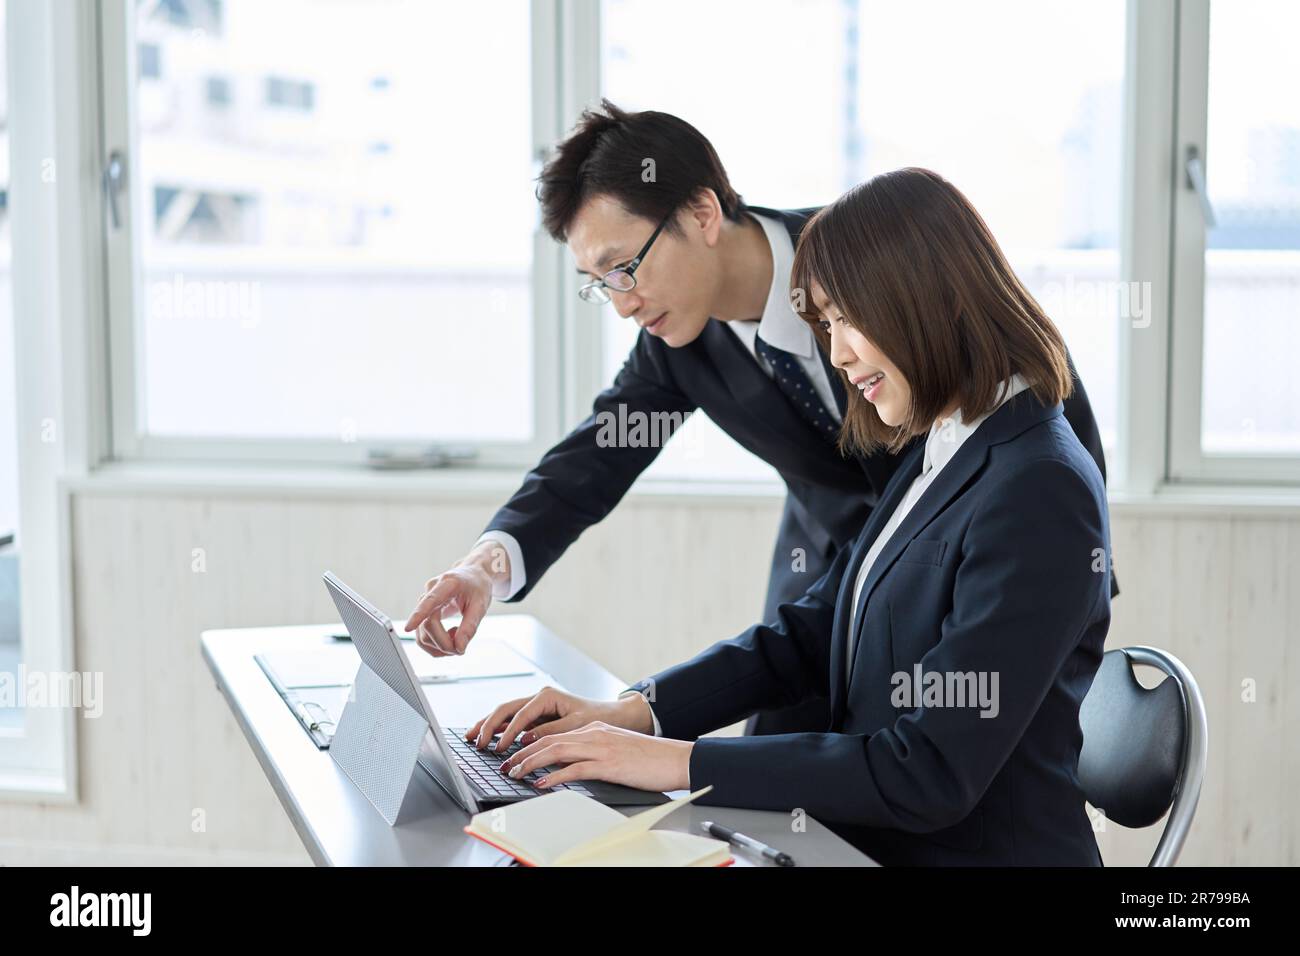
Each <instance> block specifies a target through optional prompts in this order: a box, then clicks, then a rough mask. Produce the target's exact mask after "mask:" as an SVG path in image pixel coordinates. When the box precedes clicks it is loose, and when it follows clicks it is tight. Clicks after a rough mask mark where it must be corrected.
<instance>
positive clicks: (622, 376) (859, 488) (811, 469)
mask: <svg viewBox="0 0 1300 956" xmlns="http://www.w3.org/2000/svg"><path fill="white" fill-rule="evenodd" d="M749 209H750V211H752V212H754V213H756V214H758V215H761V216H764V217H767V218H771V219H777V220H779V221H780V222H782V223H783V224H784V225H785V227H786V230H787V231H788V232H789V234H790V238H791V241H792V242H794V243H796V244H797V243H798V240H799V234H800V232H801V231H802V229H803V227H804V224H805V223H806V222H807V221H808V218H809V217H810V216H811V215H812V214H813V213H815V212H816V211H817V210H816V209H800V210H774V209H765V208H761V207H756V206H752V207H749ZM818 353H819V355H820V356H821V360H822V364H823V366H824V367H825V369H826V373H827V375H828V376H829V377H830V380H831V383H832V386H833V388H834V390H835V392H836V393H837V399H838V403H839V406H840V409H839V410H840V413H841V415H842V414H843V412H844V404H843V403H844V379H843V376H842V375H841V374H840V372H839V371H838V370H837V369H835V368H834V367H833V366H831V364H830V360H829V359H828V357H827V356H826V354H825V353H824V352H823V351H822V350H821V349H818ZM1071 371H1072V372H1073V366H1071ZM620 406H624V408H625V410H626V414H627V415H632V414H633V413H641V414H643V415H645V416H647V420H649V421H656V419H655V418H654V417H653V416H655V415H656V414H659V413H669V414H671V413H674V412H676V413H680V414H685V413H689V412H693V411H695V410H696V409H702V410H703V411H704V412H706V413H707V414H708V416H709V417H710V418H711V419H713V421H714V422H715V423H717V425H718V426H719V427H720V428H721V429H722V430H723V431H724V432H726V433H727V434H728V435H730V436H731V437H732V438H733V439H735V440H736V442H737V443H738V444H740V445H741V446H742V447H744V448H746V449H748V450H749V451H751V452H753V453H754V454H755V455H756V456H758V457H759V458H761V459H762V460H763V461H765V462H767V463H768V464H770V465H771V466H772V467H773V468H775V469H776V471H777V473H778V474H779V475H780V476H781V480H782V481H783V482H785V486H786V490H787V494H786V501H785V511H784V514H783V516H782V520H781V526H780V530H779V532H778V534H777V540H776V546H775V548H774V550H773V554H772V563H771V570H770V572H769V581H768V594H767V601H766V605H765V608H764V618H765V619H771V617H772V615H773V614H774V613H775V611H776V608H777V607H778V606H779V605H780V604H782V603H785V602H788V601H793V600H794V599H796V598H797V597H798V596H799V595H801V594H803V592H804V591H806V590H807V589H808V588H809V587H810V586H811V585H812V583H813V582H815V581H816V580H817V579H818V578H820V577H821V576H822V574H824V573H825V571H826V569H827V568H828V567H830V564H831V562H832V561H833V560H834V558H835V556H836V554H837V553H839V551H840V550H841V548H843V546H844V545H845V544H846V543H848V542H850V541H852V540H853V539H854V538H856V537H857V535H858V533H859V532H860V531H861V530H862V526H863V525H864V524H866V522H867V519H868V518H870V517H871V513H872V508H873V507H874V505H875V504H876V502H877V501H878V500H879V497H880V493H881V491H882V490H883V489H884V487H885V485H886V483H887V482H888V481H889V479H890V477H891V476H892V475H893V474H894V471H895V469H896V468H897V467H898V463H899V461H900V460H901V458H902V455H891V454H888V453H884V452H881V453H878V454H874V455H871V456H868V457H850V458H845V457H844V456H842V455H841V454H840V452H839V451H837V450H836V448H835V447H834V446H833V445H832V444H831V443H830V442H828V441H827V440H826V439H825V438H823V437H822V436H820V435H818V434H817V433H816V432H814V431H813V429H812V427H811V426H809V425H808V424H807V423H806V422H805V420H804V419H803V418H802V417H801V416H800V415H799V413H798V412H796V411H795V409H794V407H793V406H792V405H791V404H790V402H789V401H788V400H787V399H786V397H785V396H784V395H783V394H782V393H781V390H780V389H779V388H778V387H777V385H776V383H775V382H773V381H772V379H771V378H769V377H768V376H767V375H766V374H765V373H764V372H763V370H762V369H761V368H760V367H759V365H758V363H757V362H756V361H755V360H754V357H753V356H752V355H751V354H750V353H749V352H748V351H747V350H746V348H745V346H744V345H742V344H741V342H740V340H739V339H738V338H737V337H736V334H735V333H734V332H732V331H731V330H730V329H728V328H727V327H726V324H725V323H723V322H720V321H718V320H716V319H711V320H709V322H708V324H707V325H706V326H705V328H704V331H703V332H702V333H701V334H700V336H699V338H697V339H696V340H695V341H694V342H691V343H690V344H689V345H685V346H682V347H681V348H671V347H670V346H668V345H666V344H664V342H663V341H662V340H661V339H658V338H656V337H654V336H653V335H650V334H649V333H647V332H644V331H643V332H641V334H640V335H639V336H638V337H637V341H636V345H635V346H634V347H633V348H632V351H631V353H630V354H629V355H628V358H627V362H626V363H625V364H624V365H623V368H622V370H621V371H620V372H619V373H618V375H617V377H616V378H615V379H614V384H613V385H611V386H610V387H609V388H607V389H605V390H604V391H603V392H601V393H600V395H598V396H597V397H596V400H595V403H594V408H593V410H592V414H591V415H590V416H589V417H588V418H587V419H586V420H585V421H583V422H582V423H581V424H580V425H578V427H577V428H575V429H574V430H573V431H572V432H570V434H569V435H568V437H566V438H565V439H564V440H562V441H561V442H560V443H559V444H558V445H556V446H555V447H554V448H552V449H551V450H550V451H548V452H547V453H546V455H545V456H543V458H542V460H541V461H540V462H538V464H537V465H536V467H534V468H533V469H532V471H530V472H529V473H528V475H527V476H526V477H525V478H524V482H523V485H522V486H521V487H520V488H519V490H518V491H516V492H515V494H514V495H513V496H512V497H511V498H510V500H509V501H507V502H506V503H505V505H504V506H502V507H501V509H500V510H499V511H497V513H496V515H495V516H494V517H493V518H492V520H491V522H490V523H489V524H488V529H491V530H499V531H505V532H508V533H509V534H510V535H512V536H513V537H514V538H515V540H517V541H518V542H519V547H520V550H521V551H522V552H523V558H524V570H525V573H526V576H527V580H526V583H525V585H524V587H523V588H521V589H520V590H519V592H518V593H517V594H515V595H514V596H513V597H512V598H511V600H520V599H522V598H523V597H525V596H526V595H527V594H528V593H529V591H531V590H532V588H533V587H534V586H535V585H536V584H537V582H538V581H539V580H541V578H542V575H544V574H545V573H546V571H547V569H548V568H550V566H551V565H552V564H553V563H555V561H556V560H557V559H558V558H559V557H560V555H562V554H563V553H564V551H565V550H566V549H567V548H568V547H569V545H571V544H572V543H573V542H574V541H576V540H577V538H578V536H579V535H580V534H582V532H583V531H585V530H586V529H587V528H589V527H590V526H591V525H593V524H596V523H597V522H598V521H601V520H602V519H604V517H605V516H606V515H607V514H609V513H610V511H612V510H613V508H614V506H615V505H617V504H618V502H619V501H620V500H621V499H622V497H623V495H624V494H626V492H627V490H628V488H630V487H631V486H632V483H633V482H634V481H635V480H636V478H637V477H638V476H639V475H640V474H641V472H643V471H644V470H645V469H646V468H648V467H649V465H650V463H651V462H652V461H654V459H655V457H656V456H657V455H658V454H659V450H660V449H659V448H658V447H653V446H649V447H601V445H600V444H599V443H598V437H599V436H600V432H601V416H602V414H607V415H613V416H614V420H619V415H620ZM1065 417H1066V419H1067V420H1068V421H1069V423H1070V426H1071V427H1072V428H1073V429H1074V432H1075V434H1076V435H1078V436H1079V440H1080V441H1081V442H1082V443H1083V446H1084V447H1085V448H1086V449H1087V450H1088V452H1089V453H1090V454H1091V455H1092V457H1093V459H1094V460H1095V461H1096V463H1097V467H1098V468H1099V469H1100V470H1101V473H1102V476H1103V477H1104V476H1105V474H1106V463H1105V460H1104V458H1103V455H1102V448H1101V437H1100V435H1099V434H1098V431H1097V422H1096V420H1095V419H1094V418H1093V414H1092V406H1091V405H1090V404H1089V403H1088V394H1087V392H1086V391H1085V390H1084V387H1083V383H1082V382H1080V381H1079V378H1078V375H1077V374H1075V375H1074V393H1073V395H1071V397H1070V398H1068V399H1066V401H1065ZM631 420H635V417H634V418H632V419H631ZM905 452H906V449H905V450H904V453H905ZM796 548H797V549H799V552H798V553H799V554H800V555H801V556H802V558H803V560H802V562H800V563H796V562H795V561H794V560H793V554H794V553H795V549H796ZM1116 593H1118V592H1116ZM825 717H826V702H825V701H822V702H820V703H818V702H814V701H810V702H807V703H805V704H803V705H801V706H800V707H799V708H796V709H795V710H792V711H791V712H789V713H781V714H777V713H764V714H761V715H760V716H759V719H758V721H757V722H756V726H754V727H752V728H751V732H755V731H756V732H759V733H773V732H782V731H785V730H807V729H811V728H814V727H820V726H824V725H825Z"/></svg>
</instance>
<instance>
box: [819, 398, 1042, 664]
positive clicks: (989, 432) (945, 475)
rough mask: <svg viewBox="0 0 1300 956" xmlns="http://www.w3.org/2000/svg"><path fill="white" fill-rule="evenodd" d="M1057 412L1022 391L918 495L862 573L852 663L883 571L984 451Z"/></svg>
mask: <svg viewBox="0 0 1300 956" xmlns="http://www.w3.org/2000/svg"><path fill="white" fill-rule="evenodd" d="M1059 414H1061V405H1060V404H1059V403H1058V404H1057V405H1055V406H1054V407H1046V406H1044V405H1042V404H1041V403H1040V402H1039V401H1038V400H1037V399H1036V398H1035V397H1034V396H1033V394H1032V393H1031V392H1022V393H1021V394H1019V395H1017V396H1015V397H1014V398H1012V399H1010V400H1009V401H1008V402H1006V403H1005V404H1004V405H1003V406H1002V407H1001V408H999V409H997V410H996V411H995V412H994V413H993V414H992V415H990V416H989V417H988V418H987V419H986V420H985V421H984V422H982V423H981V424H980V426H979V427H978V428H976V430H975V432H974V433H973V434H972V435H970V437H968V438H967V439H966V441H965V442H963V443H962V446H961V447H960V448H958V449H957V453H956V454H955V455H953V457H952V459H951V460H950V461H949V462H948V464H947V465H945V466H944V467H943V470H942V471H940V472H939V474H938V476H937V477H936V478H935V480H934V482H933V483H932V484H931V485H930V487H929V488H927V489H926V490H925V493H924V494H922V495H921V497H920V500H918V501H917V502H916V504H914V505H913V506H912V510H911V511H909V512H908V513H907V517H906V518H904V519H903V523H902V524H900V525H899V526H898V527H897V528H896V529H894V534H893V535H892V536H891V537H890V539H889V541H888V543H887V544H886V545H885V547H884V549H883V550H882V551H881V552H880V554H878V555H877V556H876V560H875V563H874V564H872V566H871V570H870V571H868V572H867V580H866V581H865V582H864V583H863V585H862V594H861V596H860V598H859V600H858V602H857V604H856V609H857V616H856V618H855V624H856V626H855V633H856V637H857V640H856V642H855V643H854V646H853V658H854V661H856V660H857V657H858V655H859V654H860V653H861V652H862V643H863V642H862V624H863V618H864V617H865V614H864V613H863V610H864V609H865V608H866V605H867V601H868V600H869V599H870V598H871V593H872V591H874V590H875V588H876V585H877V584H879V583H880V580H881V578H883V577H884V576H885V574H887V573H888V571H889V569H890V568H891V567H892V566H893V564H894V562H895V561H897V560H898V557H899V555H901V554H902V553H903V550H904V549H905V548H906V547H907V546H908V544H910V543H911V541H912V539H913V538H915V537H916V536H917V535H918V534H920V533H921V532H922V531H923V530H925V527H926V525H928V524H929V523H930V522H931V521H932V520H933V519H934V518H935V516H937V515H938V514H939V512H941V511H942V510H943V509H944V508H945V507H947V505H948V502H950V501H952V499H953V498H954V497H956V496H957V495H958V494H959V493H960V492H961V491H962V489H963V488H965V487H966V485H967V484H968V483H969V482H970V481H971V479H972V478H974V476H975V475H976V473H977V472H979V470H980V469H981V468H983V466H984V462H985V460H986V459H987V458H988V452H989V448H990V447H991V446H992V445H996V444H998V443H1000V442H1004V441H1008V440H1009V439H1011V438H1013V437H1015V436H1016V435H1019V434H1020V433H1021V432H1023V431H1025V429H1027V428H1029V427H1031V426H1032V425H1035V424H1037V423H1038V422H1040V421H1043V420H1045V419H1047V418H1050V417H1051V416H1053V415H1059ZM920 448H921V454H922V455H924V445H922V446H920ZM910 465H911V462H908V465H907V466H904V467H905V468H906V470H907V473H908V474H911V475H913V476H915V475H916V474H919V473H920V469H919V467H917V468H916V469H912V468H911V467H908V466H910ZM902 470H904V469H902V468H900V471H902ZM906 483H907V484H909V485H910V484H911V481H910V480H908V481H907V482H906ZM890 498H891V500H892V499H898V498H899V496H897V495H890ZM896 506H897V500H893V505H892V506H891V507H890V508H889V509H888V511H889V513H890V514H892V513H893V510H894V507H896ZM881 510H884V509H883V508H878V509H877V511H881ZM876 517H877V516H876V515H872V518H873V522H874V519H875V518H876ZM873 537H874V535H873ZM855 574H856V572H855ZM850 600H851V598H850ZM852 680H853V670H852V666H851V665H850V668H849V673H848V674H847V675H846V679H845V681H844V684H845V689H846V690H847V686H848V684H849V682H850V681H852Z"/></svg>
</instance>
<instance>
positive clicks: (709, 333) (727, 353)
mask: <svg viewBox="0 0 1300 956" xmlns="http://www.w3.org/2000/svg"><path fill="white" fill-rule="evenodd" d="M725 326H726V323H724V322H722V321H720V320H718V319H710V320H709V324H708V325H706V326H705V328H704V335H705V336H706V344H707V348H708V350H709V353H710V354H711V355H712V356H713V360H714V367H715V368H717V370H718V373H719V374H720V375H721V376H722V378H723V381H724V383H725V384H726V387H727V390H728V391H729V392H731V395H732V397H733V398H734V399H735V400H736V404H737V406H739V408H740V409H741V410H742V411H744V412H745V413H746V414H748V415H749V416H750V418H751V419H753V421H754V422H755V423H756V424H757V425H758V427H760V428H763V429H766V430H767V431H769V432H771V433H773V435H775V436H779V437H780V438H782V439H784V440H785V441H788V442H789V441H793V442H796V443H797V444H799V445H800V446H802V447H803V448H805V449H807V450H808V451H810V452H813V453H818V454H820V453H822V452H824V451H825V449H826V439H824V438H822V437H821V436H820V435H818V434H817V433H816V432H815V431H813V429H812V426H811V425H809V424H808V423H807V422H806V421H805V420H804V419H803V416H801V415H800V414H799V413H798V412H796V411H795V410H794V406H793V405H791V404H790V400H789V399H788V398H786V397H785V393H783V392H782V391H781V389H780V387H779V386H778V385H777V384H776V382H774V381H772V379H771V377H769V376H768V374H767V373H766V372H764V371H763V369H762V368H761V367H760V366H759V364H758V360H757V359H756V358H755V357H754V356H753V355H752V354H751V353H750V352H749V351H748V350H747V349H746V348H745V346H744V345H743V344H742V343H741V341H740V339H739V338H738V337H737V335H736V333H735V332H733V331H731V329H728V328H726V327H725ZM819 351H820V350H819Z"/></svg>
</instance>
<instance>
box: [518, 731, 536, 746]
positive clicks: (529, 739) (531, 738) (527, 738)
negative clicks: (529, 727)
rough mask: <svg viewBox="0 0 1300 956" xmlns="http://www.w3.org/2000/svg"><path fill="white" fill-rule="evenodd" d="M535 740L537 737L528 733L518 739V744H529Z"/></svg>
mask: <svg viewBox="0 0 1300 956" xmlns="http://www.w3.org/2000/svg"><path fill="white" fill-rule="evenodd" d="M536 739H537V737H536V736H534V735H533V734H532V733H531V732H529V733H526V734H524V735H523V737H522V738H520V740H519V742H520V743H521V744H531V743H532V742H533V741H534V740H536Z"/></svg>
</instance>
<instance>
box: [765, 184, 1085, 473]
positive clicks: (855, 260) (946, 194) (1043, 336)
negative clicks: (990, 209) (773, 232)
mask: <svg viewBox="0 0 1300 956" xmlns="http://www.w3.org/2000/svg"><path fill="white" fill-rule="evenodd" d="M814 281H815V282H817V283H818V284H819V285H820V286H821V287H822V289H823V290H824V292H825V294H826V296H827V298H829V299H830V301H831V302H832V303H834V305H835V306H836V308H838V309H839V310H840V312H841V313H842V314H843V316H844V319H845V321H847V322H848V323H849V324H850V325H851V326H853V327H854V328H855V329H857V330H858V331H859V332H861V333H862V334H863V335H864V336H866V337H867V338H868V339H869V340H870V341H871V343H872V344H873V345H874V346H876V348H878V349H880V350H881V351H882V352H884V353H885V355H887V356H888V357H889V360H890V361H891V362H892V363H893V364H894V365H895V366H897V368H898V370H899V372H901V373H902V375H903V377H904V378H906V379H907V383H908V385H909V386H910V388H911V392H912V404H911V408H910V409H909V410H908V414H907V419H906V421H904V422H903V424H901V425H899V426H898V427H893V426H890V425H886V424H885V423H884V422H882V421H881V420H880V417H879V416H878V415H877V414H876V409H875V407H874V406H873V405H872V404H871V403H870V402H864V401H850V402H849V405H848V412H847V414H846V415H845V417H844V425H843V428H842V429H841V430H840V447H841V448H842V449H844V450H845V451H858V452H863V453H869V452H871V451H874V450H876V449H877V448H880V447H882V446H883V447H886V448H888V449H889V450H890V451H895V452H896V451H898V450H899V449H901V448H902V447H903V446H904V445H906V444H907V442H908V441H909V440H910V439H911V438H913V437H914V436H916V435H919V434H922V433H923V432H926V431H928V430H929V428H930V426H931V424H932V423H933V422H934V421H935V420H936V419H937V418H938V417H939V416H940V415H941V414H942V413H943V412H944V411H945V410H946V409H947V408H948V407H949V406H950V405H952V404H953V403H954V402H956V403H958V405H959V407H960V408H961V414H962V418H963V420H965V421H971V420H972V419H973V418H975V417H977V416H979V415H983V414H986V413H988V412H991V411H992V410H993V409H994V408H995V406H996V402H997V400H998V397H999V387H1000V385H1001V383H1002V382H1003V381H1004V380H1006V379H1008V378H1010V377H1011V376H1012V375H1013V374H1017V373H1018V374H1019V375H1020V376H1021V377H1023V378H1024V379H1025V381H1026V382H1027V383H1028V385H1029V388H1030V389H1031V390H1032V391H1033V393H1034V395H1035V396H1037V398H1038V399H1039V401H1041V402H1043V403H1044V404H1046V405H1054V404H1055V403H1057V402H1059V401H1062V400H1064V399H1065V398H1066V397H1067V396H1068V395H1069V394H1070V391H1071V388H1072V381H1071V376H1070V367H1069V362H1068V360H1067V358H1066V351H1065V342H1064V340H1063V339H1062V338H1061V333H1060V332H1059V331H1058V330H1057V328H1056V326H1055V325H1054V324H1053V323H1052V320H1051V319H1049V318H1048V317H1047V315H1046V313H1044V312H1043V309H1042V307H1041V306H1040V305H1039V304H1038V303H1037V302H1036V301H1035V300H1034V297H1033V296H1031V295H1030V294H1029V292H1028V291H1026V290H1025V287H1024V286H1023V285H1021V284H1020V280H1019V279H1017V278H1016V275H1015V273H1014V272H1013V271H1012V270H1011V266H1010V265H1008V263H1007V260H1006V257H1005V256H1004V255H1003V254H1002V250H1001V248H999V246H998V244H997V241H996V240H995V239H994V238H993V234H992V233H991V232H990V231H989V227H988V226H987V225H986V224H985V222H984V220H983V218H982V217H981V216H980V214H979V213H978V212H976V211H975V208H974V207H973V206H972V205H971V204H970V202H969V200H967V199H966V197H965V196H963V195H962V194H961V192H960V191H959V190H958V189H957V188H956V187H955V186H953V185H952V183H950V182H948V181H947V180H946V179H944V178H943V177H942V176H940V175H938V174H937V173H933V172H931V171H930V170H928V169H916V168H908V169H898V170H895V171H893V172H890V173H884V174H883V175H880V176H876V177H875V178H874V179H869V180H867V181H866V182H864V183H861V184H859V185H857V186H854V187H853V188H852V189H850V190H849V191H848V192H847V193H845V194H844V195H843V196H841V197H840V198H839V199H837V200H836V201H835V202H833V203H831V204H830V205H829V206H826V207H825V208H824V209H822V210H821V211H820V212H818V213H817V214H816V215H815V216H813V217H812V219H811V220H809V222H808V224H807V225H806V226H805V227H804V230H803V234H802V236H801V237H800V239H799V247H798V249H797V250H796V252H795V258H794V268H793V270H792V272H791V278H790V284H791V297H792V302H793V303H794V305H795V307H796V311H798V312H799V313H800V314H801V315H802V317H803V319H804V320H805V321H806V322H808V323H810V324H811V325H812V327H813V331H814V333H815V334H816V336H817V340H818V342H819V344H820V345H821V346H822V348H824V349H826V350H827V351H828V352H829V349H830V336H829V334H828V333H827V332H825V331H823V330H822V328H821V324H820V320H821V316H820V315H818V314H817V309H816V307H815V306H813V304H812V297H811V291H810V290H811V288H812V284H813V282H814ZM841 374H843V373H841ZM845 387H846V388H847V389H848V392H849V394H850V395H853V394H854V392H855V390H854V388H853V387H852V385H850V384H849V383H848V381H847V378H846V379H845Z"/></svg>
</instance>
